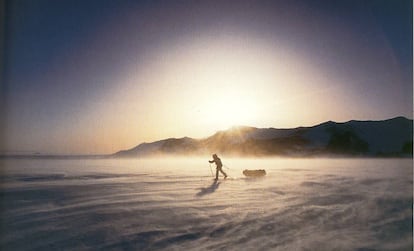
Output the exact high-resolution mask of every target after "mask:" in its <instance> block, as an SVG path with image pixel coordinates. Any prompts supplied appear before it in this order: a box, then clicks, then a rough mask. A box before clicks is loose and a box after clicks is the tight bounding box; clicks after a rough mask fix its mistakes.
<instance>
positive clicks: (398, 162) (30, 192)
mask: <svg viewBox="0 0 414 251" xmlns="http://www.w3.org/2000/svg"><path fill="white" fill-rule="evenodd" d="M208 157H209V156H207V157H206V159H199V158H187V159H158V160H156V159H148V160H131V159H128V160H126V159H122V160H119V159H108V160H81V159H79V160H56V159H55V160H45V159H43V160H42V159H31V160H30V159H29V160H27V159H18V160H13V159H9V160H0V161H1V163H0V167H1V172H0V174H1V176H0V177H1V181H2V183H1V184H2V186H1V197H0V198H1V206H2V213H1V218H0V226H1V235H0V249H1V250H412V248H413V244H412V243H413V242H412V241H413V237H412V236H413V230H412V220H413V216H412V215H413V211H412V205H413V192H412V191H413V178H412V177H413V171H412V159H316V158H315V159H228V158H226V157H225V156H221V157H222V160H223V163H224V164H225V167H227V168H225V171H226V172H227V173H228V174H229V175H230V178H229V179H228V180H222V177H221V179H220V180H219V181H218V182H214V181H213V180H212V177H211V171H214V170H210V166H209V164H208V162H207V160H208ZM243 169H266V171H267V175H266V176H265V177H264V178H259V179H249V178H245V177H243V176H242V170H243Z"/></svg>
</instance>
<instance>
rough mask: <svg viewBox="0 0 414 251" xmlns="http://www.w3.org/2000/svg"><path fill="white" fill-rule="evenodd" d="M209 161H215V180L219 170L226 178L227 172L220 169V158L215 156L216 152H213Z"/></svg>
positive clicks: (221, 165)
mask: <svg viewBox="0 0 414 251" xmlns="http://www.w3.org/2000/svg"><path fill="white" fill-rule="evenodd" d="M208 162H209V163H216V180H218V175H219V171H220V172H221V173H222V174H223V175H224V178H227V174H226V173H225V172H224V171H223V169H221V168H222V167H223V164H222V163H221V159H220V158H219V157H218V156H217V154H213V160H209V161H208Z"/></svg>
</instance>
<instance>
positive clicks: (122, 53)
mask: <svg viewBox="0 0 414 251" xmlns="http://www.w3.org/2000/svg"><path fill="white" fill-rule="evenodd" d="M3 4H4V9H5V13H3V15H2V16H3V19H2V26H4V27H5V29H4V34H5V35H4V36H3V37H4V38H5V39H4V41H2V47H3V48H4V52H3V54H4V55H3V56H2V58H3V61H2V64H3V65H4V67H2V68H3V74H2V75H3V77H2V79H1V80H2V86H1V96H0V97H1V99H2V101H1V102H2V109H1V112H2V113H3V115H2V120H4V121H3V123H2V124H3V125H2V126H3V128H1V129H2V131H3V133H4V139H5V140H3V141H2V145H1V146H0V152H3V153H5V152H6V153H10V152H13V153H16V152H18V153H26V152H27V153H31V152H39V153H44V154H109V153H114V152H116V151H119V150H122V149H129V148H132V147H134V146H136V145H138V144H140V143H142V142H152V141H156V140H160V139H165V138H170V137H176V138H179V137H184V136H188V137H193V138H203V137H207V136H210V135H211V134H213V133H215V132H216V131H218V130H225V129H228V128H229V127H231V126H235V125H246V126H254V127H274V128H293V127H298V126H312V125H316V124H319V123H322V122H325V121H328V120H332V121H337V122H345V121H348V120H352V119H356V120H382V119H389V118H393V117H396V116H405V117H407V118H412V116H413V77H412V76H413V62H412V55H413V50H412V45H413V27H412V23H413V16H412V10H413V7H412V1H409V0H396V1H388V0H387V1H383V0H368V1H364V0H325V1H322V0H312V1H311V0H279V1H270V0H269V1H244V0H240V1H198V0H194V1H156V0H155V1H124V0H122V1H106V0H99V1H92V0H86V1H84V0H67V1H66V0H63V1H54V0H36V1H25V0H13V1H6V2H4V3H3Z"/></svg>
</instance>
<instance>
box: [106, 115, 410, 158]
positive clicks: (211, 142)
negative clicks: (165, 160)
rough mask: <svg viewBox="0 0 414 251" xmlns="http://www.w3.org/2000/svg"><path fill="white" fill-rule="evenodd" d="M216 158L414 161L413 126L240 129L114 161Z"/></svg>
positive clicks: (147, 146) (140, 149) (138, 150)
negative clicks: (185, 157) (362, 157)
mask: <svg viewBox="0 0 414 251" xmlns="http://www.w3.org/2000/svg"><path fill="white" fill-rule="evenodd" d="M212 153H217V154H219V155H220V154H225V155H227V156H229V155H237V156H240V155H241V156H297V157H307V156H325V155H334V156H368V157H412V155H413V120H412V119H407V118H404V117H396V118H392V119H388V120H382V121H356V120H351V121H348V122H344V123H337V122H333V121H328V122H325V123H322V124H319V125H315V126H311V127H297V128H292V129H275V128H256V127H249V126H236V127H232V128H230V129H228V130H224V131H218V132H217V133H215V134H214V135H212V136H210V137H207V138H203V139H193V138H189V137H184V138H169V139H164V140H160V141H155V142H151V143H142V144H139V145H137V146H136V147H134V148H131V149H128V150H122V151H119V152H117V153H114V154H113V155H112V157H148V156H157V155H159V154H162V155H201V154H203V155H209V154H212Z"/></svg>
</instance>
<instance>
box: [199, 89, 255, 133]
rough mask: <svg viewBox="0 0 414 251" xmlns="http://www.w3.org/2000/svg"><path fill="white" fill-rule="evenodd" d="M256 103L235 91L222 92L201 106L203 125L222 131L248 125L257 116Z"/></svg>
mask: <svg viewBox="0 0 414 251" xmlns="http://www.w3.org/2000/svg"><path fill="white" fill-rule="evenodd" d="M257 102H258V101H257V100H252V99H251V97H248V96H247V95H245V94H243V93H242V92H240V91H239V90H237V89H233V90H223V91H221V92H220V93H218V94H217V95H215V97H214V98H212V99H209V100H208V102H206V103H205V104H204V105H203V106H204V107H203V108H202V111H203V113H205V116H203V117H204V123H205V124H207V125H211V126H216V127H218V128H223V129H224V128H228V127H231V126H234V125H250V124H252V123H253V122H254V117H255V114H257V108H256V106H257Z"/></svg>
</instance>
